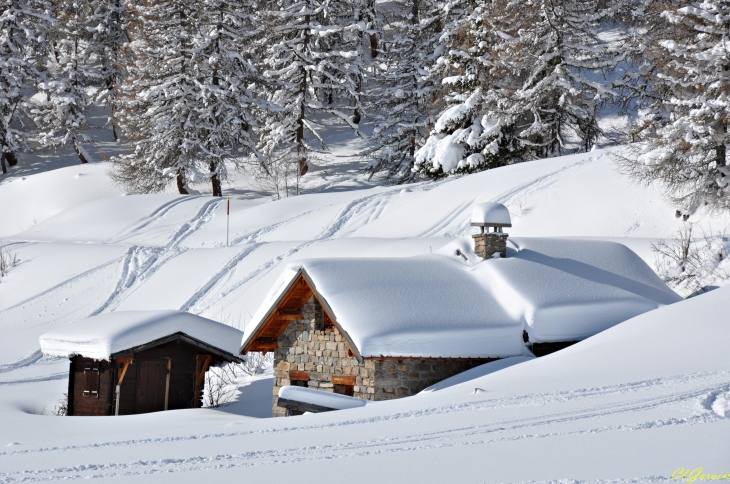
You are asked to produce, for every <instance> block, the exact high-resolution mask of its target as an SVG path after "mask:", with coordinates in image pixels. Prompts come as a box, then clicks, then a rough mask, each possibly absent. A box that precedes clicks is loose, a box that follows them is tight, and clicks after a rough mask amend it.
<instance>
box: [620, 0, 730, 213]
mask: <svg viewBox="0 0 730 484" xmlns="http://www.w3.org/2000/svg"><path fill="white" fill-rule="evenodd" d="M675 5H676V4H675ZM659 7H660V10H659V11H658V12H656V11H654V12H651V11H650V12H649V14H648V15H647V16H646V17H645V19H646V21H647V23H648V24H649V25H648V26H647V30H650V31H651V30H653V29H654V28H655V27H653V26H655V25H657V23H659V25H660V28H659V29H658V33H656V32H651V33H652V34H653V35H652V37H653V38H654V39H655V40H656V42H654V43H651V42H648V41H647V42H646V43H647V44H648V51H649V55H650V56H651V57H652V58H653V59H656V61H655V63H654V66H653V72H652V76H651V78H650V79H649V89H650V92H651V93H652V94H653V96H652V98H653V99H654V101H655V102H654V103H653V105H652V106H651V107H650V108H651V109H648V110H647V116H646V119H645V120H644V121H642V123H641V124H642V125H641V126H640V128H639V129H640V130H643V131H644V132H645V133H646V135H647V137H646V139H645V141H646V142H645V143H643V144H642V145H641V150H640V151H639V152H635V153H633V155H634V156H632V157H631V159H623V165H624V167H625V168H627V169H628V170H627V171H628V172H629V173H631V174H632V175H634V176H635V177H637V178H638V179H640V180H643V181H645V182H647V183H648V182H652V181H655V180H659V181H660V182H662V183H663V184H664V185H665V187H666V189H667V195H668V196H669V198H670V199H671V200H672V201H673V202H674V203H675V204H677V209H678V210H677V214H678V216H679V215H682V214H684V216H685V218H687V217H689V216H690V215H691V214H692V213H693V212H694V211H695V210H696V209H697V208H699V207H701V206H704V205H707V206H708V207H709V208H711V209H719V210H728V209H730V188H729V187H728V182H729V181H730V166H729V165H728V154H727V151H728V145H730V136H729V135H728V123H729V122H730V104H729V103H730V84H729V83H728V76H727V73H728V72H730V55H729V52H730V48H729V47H728V41H729V39H728V35H729V32H730V6H729V5H727V3H726V2H721V1H712V0H707V1H703V2H696V3H692V4H691V5H688V6H687V5H685V6H681V7H677V6H674V7H673V8H669V9H667V10H664V8H666V4H665V5H664V8H661V7H662V6H661V5H660V6H659ZM651 13H654V15H651ZM662 24H663V25H662ZM652 128H656V129H652Z"/></svg>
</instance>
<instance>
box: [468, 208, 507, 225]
mask: <svg viewBox="0 0 730 484" xmlns="http://www.w3.org/2000/svg"><path fill="white" fill-rule="evenodd" d="M471 225H472V227H512V219H511V218H510V216H509V210H507V207H505V206H504V205H502V204H501V203H494V202H484V203H480V204H478V205H475V206H474V209H473V210H472V212H471Z"/></svg>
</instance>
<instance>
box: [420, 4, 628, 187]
mask: <svg viewBox="0 0 730 484" xmlns="http://www.w3.org/2000/svg"><path fill="white" fill-rule="evenodd" d="M621 8H623V6H622V3H621V2H611V3H609V4H608V6H606V4H605V3H604V2H601V1H598V0H564V1H558V0H534V1H530V2H518V1H508V2H491V3H488V4H486V5H477V6H476V7H475V8H474V10H473V11H472V12H471V14H470V15H469V17H468V18H467V20H466V21H465V22H457V23H455V24H454V29H455V30H454V31H452V32H449V35H448V36H447V40H448V41H449V42H450V45H449V49H448V55H446V56H443V57H442V58H441V59H439V63H440V64H442V65H444V66H446V67H447V68H448V69H447V70H449V69H450V71H451V72H453V74H451V75H446V76H445V78H444V84H445V85H446V86H447V89H446V92H447V94H446V96H447V97H446V99H447V102H449V103H450V104H451V106H450V107H449V108H447V109H446V110H445V111H444V112H443V114H442V116H441V118H440V119H439V121H438V122H437V123H436V126H435V129H434V131H433V132H432V136H431V137H430V138H429V140H428V141H427V143H426V145H425V146H424V147H423V148H422V149H421V150H420V151H419V153H418V155H417V167H416V168H417V169H419V170H420V171H421V172H422V173H424V174H426V175H429V176H444V175H447V174H450V173H460V172H471V171H477V170H481V169H486V168H490V167H494V166H501V165H503V164H505V163H512V162H515V161H520V160H523V159H534V158H543V157H547V156H554V155H558V154H561V153H565V152H567V151H575V150H588V149H590V148H591V147H592V145H593V144H594V143H595V142H596V140H597V139H598V137H599V135H600V129H599V127H598V122H597V109H598V107H599V105H600V103H601V101H602V100H603V99H605V98H607V97H610V96H611V95H612V92H611V91H610V89H609V87H608V83H607V82H606V81H605V80H604V76H603V73H604V71H607V70H610V69H613V68H614V67H615V66H616V65H618V64H619V63H620V62H621V61H622V60H623V58H624V55H623V54H622V53H621V52H618V51H617V49H615V48H614V47H612V45H613V44H611V43H608V42H606V41H604V40H602V39H601V37H600V35H599V34H600V32H601V30H602V29H605V28H606V26H607V25H609V24H611V22H613V18H614V16H615V15H616V14H617V12H618V11H620V9H621Z"/></svg>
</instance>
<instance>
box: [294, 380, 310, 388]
mask: <svg viewBox="0 0 730 484" xmlns="http://www.w3.org/2000/svg"><path fill="white" fill-rule="evenodd" d="M291 386H293V387H308V386H309V382H308V381H305V380H292V382H291Z"/></svg>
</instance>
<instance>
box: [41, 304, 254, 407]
mask: <svg viewBox="0 0 730 484" xmlns="http://www.w3.org/2000/svg"><path fill="white" fill-rule="evenodd" d="M242 336H243V334H242V333H241V332H240V331H238V330H237V329H235V328H231V327H230V326H226V325H225V324H221V323H217V322H215V321H211V320H210V319H206V318H202V317H200V316H195V315H193V314H190V313H186V312H182V311H120V312H114V313H106V314H101V315H99V316H94V317H91V318H88V319H85V320H83V321H78V322H76V323H73V324H69V325H66V326H63V327H62V328H59V329H56V330H53V331H50V332H48V333H45V334H43V335H41V337H40V344H41V351H42V352H43V354H44V355H46V356H51V357H61V358H68V359H70V360H71V363H70V367H69V379H68V415H76V416H79V415H86V416H93V415H100V416H103V415H130V414H138V413H148V412H156V411H160V410H175V409H181V408H197V407H200V406H201V404H202V397H203V383H204V378H205V373H206V372H207V371H208V369H209V368H210V367H211V366H217V365H220V364H223V363H229V362H240V361H241V360H240V359H239V358H238V356H237V353H238V344H239V342H240V341H241V337H242Z"/></svg>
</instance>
